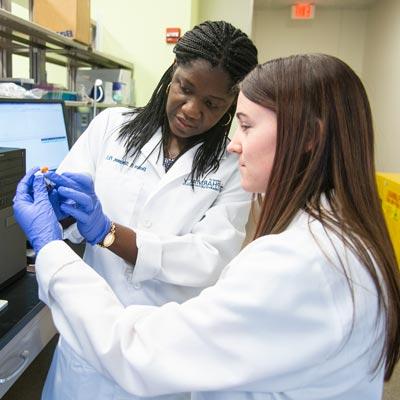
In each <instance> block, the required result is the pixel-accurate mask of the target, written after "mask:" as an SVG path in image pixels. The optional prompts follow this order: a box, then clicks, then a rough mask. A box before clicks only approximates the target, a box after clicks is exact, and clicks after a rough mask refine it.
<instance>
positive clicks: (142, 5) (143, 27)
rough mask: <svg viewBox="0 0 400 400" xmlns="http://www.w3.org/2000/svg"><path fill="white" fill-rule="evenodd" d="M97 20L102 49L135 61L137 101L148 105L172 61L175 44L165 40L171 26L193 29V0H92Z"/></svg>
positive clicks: (99, 42)
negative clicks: (166, 31) (166, 32)
mask: <svg viewBox="0 0 400 400" xmlns="http://www.w3.org/2000/svg"><path fill="white" fill-rule="evenodd" d="M91 15H92V18H93V19H95V20H96V21H97V26H98V35H99V38H98V44H99V47H98V49H99V50H100V51H102V52H105V53H109V54H113V55H114V56H117V57H120V58H123V59H125V60H127V61H130V62H132V63H133V64H134V68H135V71H134V77H135V88H136V104H137V105H144V104H145V103H146V102H147V101H148V100H149V98H150V96H151V94H152V92H153V90H154V88H155V86H156V84H157V83H158V81H159V80H160V78H161V75H162V74H163V73H164V71H165V70H166V69H167V68H168V66H169V65H170V64H171V63H172V61H173V59H174V56H173V52H172V49H173V45H172V44H167V43H166V42H165V29H166V28H167V27H180V28H181V30H182V34H183V33H184V32H186V31H187V30H188V29H190V28H191V21H192V2H191V1H190V0H168V1H165V0H151V1H142V0H118V1H110V0H91Z"/></svg>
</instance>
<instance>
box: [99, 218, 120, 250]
mask: <svg viewBox="0 0 400 400" xmlns="http://www.w3.org/2000/svg"><path fill="white" fill-rule="evenodd" d="M115 229H116V226H115V224H114V222H111V228H110V232H108V233H107V235H106V236H105V237H104V239H103V240H102V241H101V242H100V243H98V245H99V246H100V247H103V248H107V247H110V246H111V245H112V244H113V243H114V240H115Z"/></svg>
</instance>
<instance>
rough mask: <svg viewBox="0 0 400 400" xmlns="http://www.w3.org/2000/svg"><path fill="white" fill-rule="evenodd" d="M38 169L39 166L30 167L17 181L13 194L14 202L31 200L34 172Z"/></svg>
mask: <svg viewBox="0 0 400 400" xmlns="http://www.w3.org/2000/svg"><path fill="white" fill-rule="evenodd" d="M37 171H39V167H35V168H31V169H30V170H29V171H28V172H27V173H26V175H25V176H24V177H23V178H22V179H21V180H20V181H19V183H18V186H17V190H16V193H15V196H14V202H15V201H17V200H24V201H32V200H33V199H32V196H31V195H30V193H31V192H32V183H33V179H34V178H35V173H36V172H37Z"/></svg>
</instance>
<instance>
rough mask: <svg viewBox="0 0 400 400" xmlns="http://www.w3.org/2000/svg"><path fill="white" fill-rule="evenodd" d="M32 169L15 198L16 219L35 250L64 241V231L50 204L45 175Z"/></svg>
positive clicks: (24, 178)
mask: <svg viewBox="0 0 400 400" xmlns="http://www.w3.org/2000/svg"><path fill="white" fill-rule="evenodd" d="M38 170H39V168H32V169H31V170H29V171H28V172H27V174H26V175H25V176H24V177H23V178H22V179H21V181H20V182H19V184H18V186H17V191H16V194H15V197H14V205H13V209H14V217H15V219H16V220H17V222H18V223H19V225H20V226H21V228H22V230H23V231H24V232H25V235H26V237H27V238H28V240H29V241H30V243H31V245H32V247H33V250H34V251H35V253H36V254H37V253H38V252H39V251H40V249H41V248H42V247H43V246H45V245H46V244H47V243H50V242H51V241H53V240H62V230H61V227H60V225H59V223H58V220H57V217H56V215H55V213H54V211H53V207H52V205H51V203H50V200H49V196H48V192H47V187H46V183H45V181H44V177H43V175H38V176H35V173H36V172H37V171H38Z"/></svg>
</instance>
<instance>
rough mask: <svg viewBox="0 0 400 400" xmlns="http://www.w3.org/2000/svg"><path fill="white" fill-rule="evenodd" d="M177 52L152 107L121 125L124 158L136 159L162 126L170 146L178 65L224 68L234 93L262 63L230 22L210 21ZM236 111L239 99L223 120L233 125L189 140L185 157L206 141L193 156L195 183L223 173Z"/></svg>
mask: <svg viewBox="0 0 400 400" xmlns="http://www.w3.org/2000/svg"><path fill="white" fill-rule="evenodd" d="M174 53H175V55H176V60H175V63H174V64H172V65H171V66H170V67H169V68H168V69H167V70H166V71H165V73H164V75H163V76H162V77H161V79H160V81H159V83H158V84H157V86H156V88H155V90H154V92H153V94H152V96H151V98H150V100H149V102H148V103H147V104H146V105H145V106H144V107H136V108H135V109H134V110H133V111H132V112H130V113H128V114H131V115H133V114H135V118H133V119H131V120H129V121H128V122H127V123H125V124H124V125H123V126H122V128H121V130H120V135H119V139H120V140H122V142H123V144H124V146H125V157H128V156H130V157H133V159H136V158H137V156H138V155H139V153H140V150H141V149H142V147H143V146H144V145H145V144H146V143H147V142H148V141H149V140H150V139H151V137H152V136H153V135H154V134H155V132H156V131H157V129H158V128H159V127H161V132H162V139H161V140H162V143H163V145H166V143H168V139H169V135H170V130H169V124H168V118H167V115H166V111H165V108H166V103H167V97H168V94H167V92H168V86H169V84H170V83H171V79H172V76H173V73H174V68H175V67H176V66H179V65H185V64H188V63H190V62H192V61H194V60H198V59H202V60H206V61H208V62H209V63H210V64H211V65H212V67H217V66H218V67H221V68H222V70H223V71H225V72H226V73H227V74H228V75H229V77H230V81H231V85H232V89H233V88H234V87H236V85H237V84H238V83H239V81H241V80H242V79H243V78H244V77H245V76H246V75H247V73H248V72H250V71H251V70H252V69H253V68H254V67H255V66H256V64H257V49H256V47H255V46H254V44H253V42H252V41H251V40H250V39H249V38H248V36H247V35H246V34H245V33H243V32H242V31H241V30H239V29H237V28H235V27H234V26H233V25H231V24H230V23H228V22H225V21H206V22H203V23H201V24H199V25H197V26H195V27H194V28H193V29H192V30H190V31H188V32H186V33H185V34H184V35H183V36H182V38H181V39H180V40H179V41H178V43H177V44H176V45H175V47H174ZM235 109H236V99H235V101H234V102H233V104H232V105H231V107H230V108H229V110H228V111H227V112H226V113H225V114H224V115H223V116H222V118H221V119H220V121H227V120H228V121H229V123H228V124H224V125H223V123H220V122H218V123H217V124H216V125H214V126H213V127H211V128H210V129H209V130H208V131H206V132H204V133H203V134H200V135H196V136H194V137H191V138H189V139H188V140H187V143H186V146H185V148H184V149H183V153H184V152H185V151H187V150H188V149H189V148H191V147H193V146H194V145H196V144H197V143H199V142H202V145H201V146H200V147H199V148H198V149H197V151H196V154H195V156H194V160H193V164H192V171H191V178H192V179H197V178H199V177H201V176H204V175H206V174H208V173H210V172H213V171H216V170H217V169H218V167H219V163H220V160H221V157H222V156H223V154H224V150H225V147H226V142H227V140H228V133H229V129H230V127H231V123H232V118H230V115H231V116H232V115H233V114H234V113H235ZM183 153H181V154H183Z"/></svg>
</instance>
